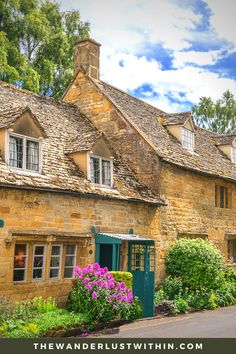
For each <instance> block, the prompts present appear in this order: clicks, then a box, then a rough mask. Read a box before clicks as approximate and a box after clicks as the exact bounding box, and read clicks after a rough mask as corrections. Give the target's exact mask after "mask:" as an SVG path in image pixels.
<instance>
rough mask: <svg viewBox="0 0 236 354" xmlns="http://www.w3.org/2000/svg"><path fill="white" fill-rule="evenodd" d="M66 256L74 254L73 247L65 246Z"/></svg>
mask: <svg viewBox="0 0 236 354" xmlns="http://www.w3.org/2000/svg"><path fill="white" fill-rule="evenodd" d="M66 254H75V246H74V245H67V246H66Z"/></svg>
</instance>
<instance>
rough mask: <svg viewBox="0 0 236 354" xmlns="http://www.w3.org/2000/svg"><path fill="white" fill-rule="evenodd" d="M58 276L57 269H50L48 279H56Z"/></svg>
mask: <svg viewBox="0 0 236 354" xmlns="http://www.w3.org/2000/svg"><path fill="white" fill-rule="evenodd" d="M58 276H59V269H50V274H49V277H50V278H58Z"/></svg>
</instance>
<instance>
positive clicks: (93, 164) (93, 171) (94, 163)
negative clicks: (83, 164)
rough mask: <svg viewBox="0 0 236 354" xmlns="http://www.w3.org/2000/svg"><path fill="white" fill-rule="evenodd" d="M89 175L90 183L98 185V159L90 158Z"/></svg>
mask: <svg viewBox="0 0 236 354" xmlns="http://www.w3.org/2000/svg"><path fill="white" fill-rule="evenodd" d="M90 175H91V182H93V183H96V184H100V167H99V159H97V158H95V157H90Z"/></svg>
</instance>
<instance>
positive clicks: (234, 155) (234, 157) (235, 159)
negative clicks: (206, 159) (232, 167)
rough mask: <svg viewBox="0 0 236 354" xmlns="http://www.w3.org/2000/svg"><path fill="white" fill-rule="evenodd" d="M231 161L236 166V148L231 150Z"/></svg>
mask: <svg viewBox="0 0 236 354" xmlns="http://www.w3.org/2000/svg"><path fill="white" fill-rule="evenodd" d="M231 161H232V162H233V163H235V164H236V148H234V147H232V148H231Z"/></svg>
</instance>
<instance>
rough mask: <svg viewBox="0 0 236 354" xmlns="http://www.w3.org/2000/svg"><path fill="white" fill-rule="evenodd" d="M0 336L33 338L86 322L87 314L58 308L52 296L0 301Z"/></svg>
mask: <svg viewBox="0 0 236 354" xmlns="http://www.w3.org/2000/svg"><path fill="white" fill-rule="evenodd" d="M0 314H1V316H0V336H2V337H8V338H34V337H39V336H43V335H45V334H47V332H48V331H49V330H51V329H60V328H64V329H67V328H70V327H73V326H76V325H79V324H82V323H88V321H89V319H88V316H86V315H82V314H78V313H76V314H75V313H71V312H68V311H66V310H63V309H59V308H58V307H57V305H56V304H55V301H54V300H53V299H52V298H48V299H43V298H41V297H39V298H34V299H32V300H25V301H21V302H19V303H17V304H11V303H9V302H7V301H6V300H5V299H3V300H2V301H1V303H0Z"/></svg>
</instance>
